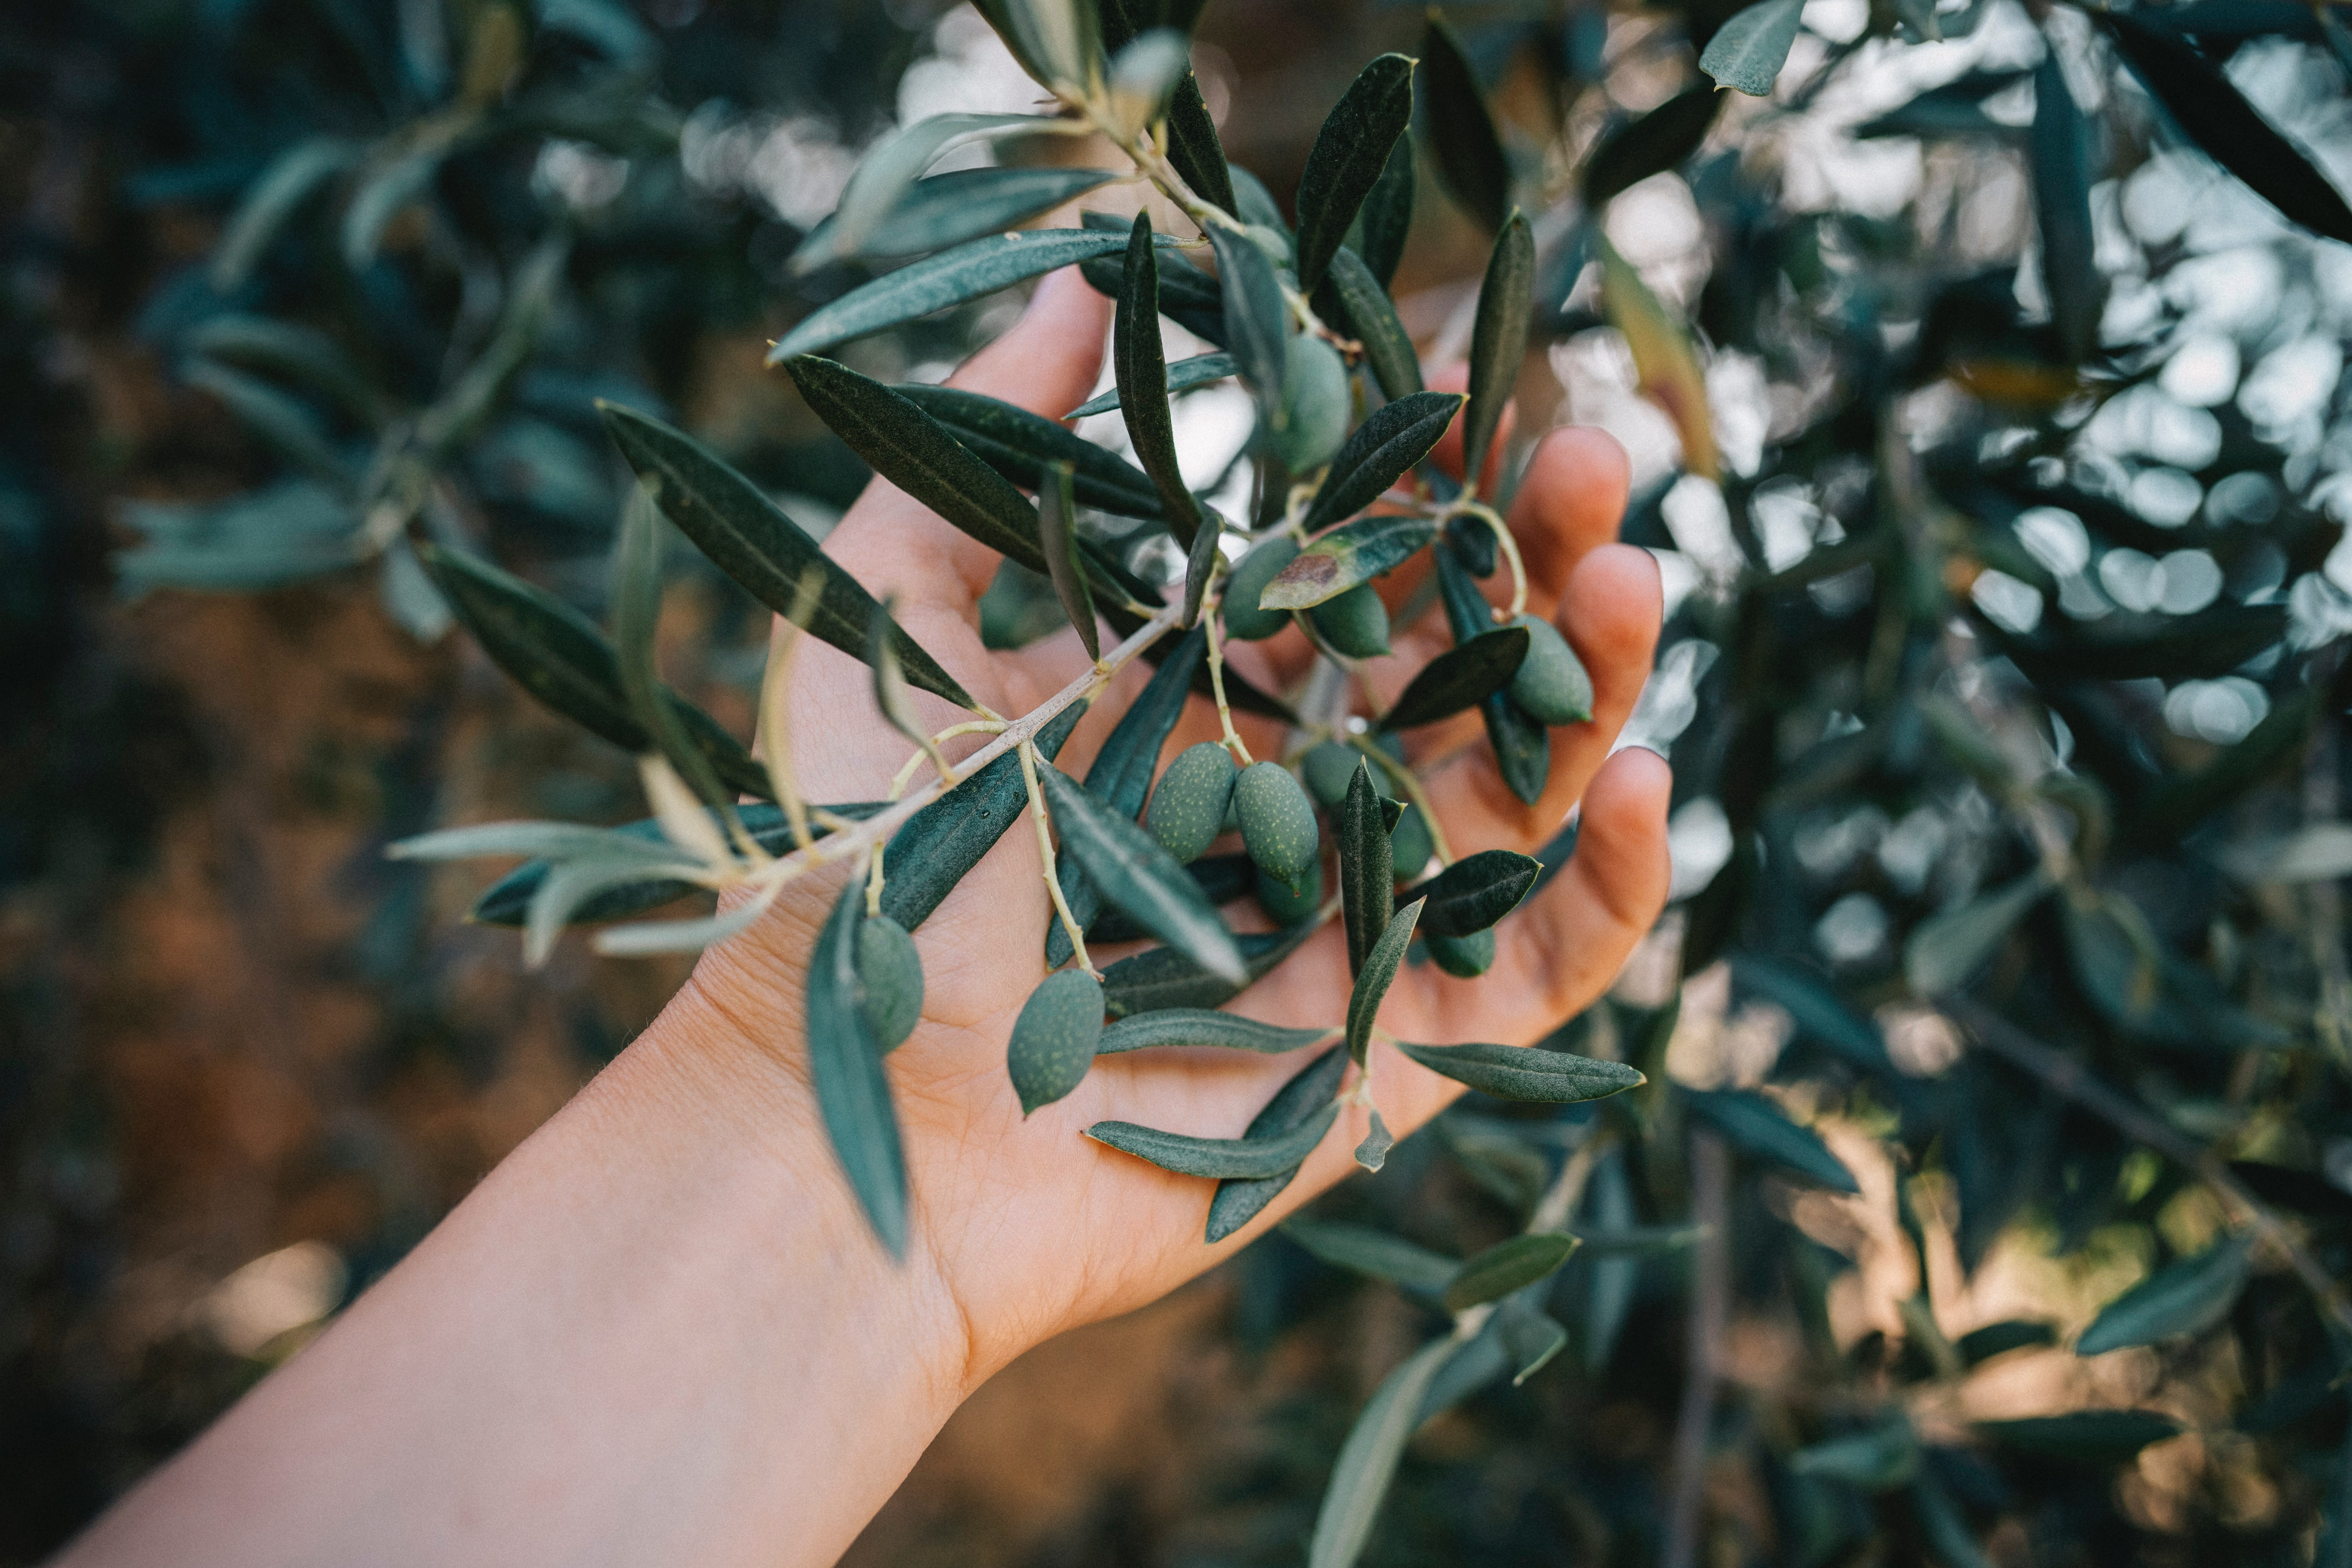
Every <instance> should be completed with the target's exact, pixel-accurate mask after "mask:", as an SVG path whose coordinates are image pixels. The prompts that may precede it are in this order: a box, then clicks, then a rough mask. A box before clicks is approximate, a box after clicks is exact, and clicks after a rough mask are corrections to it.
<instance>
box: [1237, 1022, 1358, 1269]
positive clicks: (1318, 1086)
mask: <svg viewBox="0 0 2352 1568" xmlns="http://www.w3.org/2000/svg"><path fill="white" fill-rule="evenodd" d="M1347 1070H1348V1053H1347V1051H1346V1050H1345V1049H1343V1048H1342V1047H1339V1046H1333V1047H1331V1048H1330V1049H1329V1050H1328V1051H1325V1052H1324V1053H1323V1054H1322V1055H1321V1056H1319V1057H1318V1058H1315V1059H1314V1060H1313V1061H1311V1062H1309V1063H1307V1065H1306V1066H1305V1067H1303V1068H1299V1069H1298V1071H1297V1073H1295V1074H1293V1075H1292V1077H1291V1079H1290V1081H1289V1082H1287V1083H1286V1084H1284V1085H1283V1086H1282V1087H1281V1089H1277V1090H1276V1091H1275V1096H1274V1098H1273V1099H1272V1100H1268V1101H1266V1105H1265V1110H1261V1111H1259V1112H1258V1113H1257V1115H1256V1116H1255V1118H1253V1119H1252V1120H1251V1121H1250V1124H1249V1131H1248V1132H1247V1133H1245V1134H1244V1136H1245V1137H1249V1138H1266V1137H1272V1136H1274V1135H1276V1134H1277V1133H1281V1132H1286V1131H1289V1130H1290V1129H1292V1128H1294V1127H1297V1126H1299V1125H1300V1124H1302V1123H1303V1122H1305V1121H1307V1119H1308V1118H1309V1117H1311V1116H1313V1115H1315V1114H1316V1113H1317V1112H1318V1111H1319V1110H1322V1109H1323V1108H1324V1107H1325V1106H1327V1105H1328V1104H1330V1103H1331V1100H1332V1097H1333V1096H1335V1095H1337V1094H1338V1093H1339V1080H1340V1079H1341V1078H1342V1077H1343V1076H1344V1075H1345V1074H1346V1072H1347ZM1297 1174H1298V1167H1297V1165H1293V1166H1292V1167H1290V1169H1288V1170H1286V1171H1278V1172H1276V1173H1275V1174H1273V1175H1271V1176H1255V1177H1228V1178H1226V1179H1225V1180H1223V1181H1222V1182H1219V1183H1218V1184H1217V1192H1216V1195H1215V1196H1214V1197H1213V1198H1211V1199H1210V1200H1209V1224H1208V1228H1207V1230H1206V1232H1205V1233H1204V1234H1205V1239H1206V1240H1207V1241H1208V1242H1209V1244H1210V1245H1211V1246H1214V1245H1215V1244H1216V1243H1218V1242H1220V1241H1223V1240H1224V1239H1225V1237H1229V1236H1231V1235H1233V1234H1234V1232H1235V1231H1237V1230H1239V1229H1241V1228H1242V1226H1245V1225H1247V1224H1249V1222H1250V1221H1252V1220H1254V1219H1255V1218H1256V1217H1257V1216H1258V1215H1261V1214H1263V1213H1265V1206H1266V1205H1268V1204H1270V1203H1272V1202H1274V1200H1275V1199H1276V1197H1278V1196H1280V1195H1281V1194H1282V1190H1283V1188H1285V1187H1286V1186H1288V1185H1290V1183H1291V1179H1292V1178H1293V1177H1295V1176H1296V1175H1297Z"/></svg>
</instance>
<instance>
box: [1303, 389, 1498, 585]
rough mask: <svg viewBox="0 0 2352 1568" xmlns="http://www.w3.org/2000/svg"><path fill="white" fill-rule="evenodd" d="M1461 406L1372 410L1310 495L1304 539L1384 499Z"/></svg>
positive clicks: (1438, 402) (1437, 399) (1439, 397)
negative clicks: (1306, 534)
mask: <svg viewBox="0 0 2352 1568" xmlns="http://www.w3.org/2000/svg"><path fill="white" fill-rule="evenodd" d="M1462 404H1463V397H1462V395H1461V394H1460V393H1458V392H1414V393H1408V394H1406V395H1404V396H1402V397H1400V398H1398V399H1397V400H1396V401H1395V402H1393V403H1391V404H1388V405H1385V406H1383V407H1381V408H1380V409H1378V410H1376V411H1375V412H1374V413H1373V414H1372V416H1371V417H1370V418H1368V419H1366V420H1365V421H1364V422H1363V423H1362V424H1361V425H1359V426H1356V428H1355V430H1354V431H1353V432H1352V433H1351V434H1350V435H1349V437H1348V441H1347V444H1346V445H1345V446H1343V447H1340V448H1339V452H1338V454H1337V455H1336V456H1334V457H1333V458H1332V459H1331V471H1330V472H1329V473H1328V475H1326V476H1325V477H1324V479H1323V483H1322V486H1321V488H1319V489H1317V490H1316V492H1315V500H1313V502H1312V503H1310V504H1309V505H1308V507H1307V512H1306V515H1305V517H1304V518H1302V519H1301V520H1300V521H1301V525H1302V526H1303V527H1305V528H1306V529H1307V531H1308V532H1310V533H1312V532H1314V531H1318V530H1319V529H1324V528H1328V527H1329V526H1330V525H1331V524H1333V523H1335V522H1338V521H1341V520H1342V519H1344V518H1350V517H1353V516H1355V515H1356V514H1357V513H1358V512H1360V511H1361V510H1364V508H1366V507H1368V506H1370V505H1371V504H1372V503H1373V502H1374V501H1376V500H1380V499H1381V496H1383V495H1385V494H1387V493H1388V489H1389V487H1390V486H1391V485H1393V484H1395V483H1396V482H1397V481H1398V480H1399V479H1402V478H1404V476H1405V475H1406V474H1408V473H1410V472H1412V466H1413V465H1414V464H1415V463H1418V462H1420V461H1421V460H1422V459H1423V458H1426V457H1427V456H1429V453H1430V449H1431V448H1432V447H1435V446H1436V445H1437V439H1438V437H1441V436H1443V435H1444V434H1445V427H1446V426H1448V425H1450V424H1452V423H1453V421H1454V415H1455V414H1456V413H1457V412H1458V411H1459V410H1460V409H1461V407H1462ZM1423 542H1426V540H1424V541H1423ZM1419 548H1420V545H1418V544H1415V545H1413V546H1412V547H1411V548H1409V549H1406V550H1404V551H1403V552H1402V553H1400V554H1396V555H1395V556H1394V557H1393V559H1387V560H1386V564H1384V565H1381V567H1379V568H1377V569H1376V571H1374V572H1372V573H1368V574H1366V576H1365V577H1360V578H1358V579H1357V581H1358V582H1362V581H1365V580H1366V578H1368V577H1370V576H1375V575H1377V574H1379V573H1380V572H1385V571H1387V570H1388V569H1389V567H1391V566H1393V565H1395V564H1396V563H1398V562H1401V561H1402V560H1403V559H1404V557H1405V556H1406V555H1410V554H1411V553H1412V551H1413V550H1417V549H1419ZM1313 550H1314V546H1312V545H1310V546H1308V547H1307V551H1308V552H1309V553H1311V552H1313ZM1292 565H1294V566H1296V565H1297V563H1296V562H1294V563H1292ZM1286 575H1287V573H1286ZM1316 602H1319V601H1316ZM1269 607H1271V606H1269Z"/></svg>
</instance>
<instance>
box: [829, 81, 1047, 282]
mask: <svg viewBox="0 0 2352 1568" xmlns="http://www.w3.org/2000/svg"><path fill="white" fill-rule="evenodd" d="M1051 123H1052V121H1046V120H1043V119H1040V118H1038V117H1037V116H1034V115H1028V114H934V115H931V116H929V118H927V119H923V120H918V121H915V122H914V123H913V124H911V125H905V126H901V127H900V128H899V129H898V130H897V131H895V132H891V133H890V134H889V135H887V136H886V137H884V138H883V139H882V140H881V141H880V142H877V143H876V144H875V146H874V147H873V148H872V149H870V150H869V151H868V152H867V153H866V155H865V156H864V157H862V158H860V159H859V160H858V163H857V169H856V173H854V174H851V175H850V176H849V184H847V185H845V187H843V189H842V193H841V200H840V201H839V203H838V204H836V205H835V207H834V210H833V216H830V217H828V218H826V219H825V220H824V222H823V223H821V224H819V225H817V226H816V227H815V228H814V229H812V230H810V231H809V237H807V238H806V239H804V240H803V241H802V242H801V247H800V248H799V249H798V250H796V251H794V252H793V259H792V270H793V272H794V273H796V274H803V275H805V274H807V273H810V272H814V271H815V270H816V269H817V268H820V267H824V266H826V265H828V264H830V263H832V262H835V261H840V260H845V259H847V258H851V257H856V256H866V255H892V254H898V253H895V252H890V251H874V250H870V249H869V248H868V247H867V242H868V241H869V240H870V239H871V238H872V237H873V235H874V233H875V231H876V230H877V228H879V227H880V226H881V224H882V220H883V219H884V218H885V217H887V216H890V215H891V213H892V211H893V210H894V209H895V208H897V207H898V205H900V204H901V203H903V202H904V201H905V200H906V198H907V197H908V195H909V194H910V192H911V191H912V190H913V188H914V185H915V182H916V179H917V178H918V176H919V175H920V174H922V172H923V171H924V170H926V169H928V168H929V167H930V166H931V165H932V163H936V162H937V161H938V160H939V158H940V155H941V154H942V153H946V152H947V151H948V150H949V149H950V148H952V147H960V146H963V145H966V144H968V143H971V142H992V141H994V140H996V139H997V138H999V137H1002V136H1006V135H1010V134H1013V133H1014V132H1021V131H1035V130H1039V129H1041V128H1043V127H1045V126H1047V125H1049V124H1051ZM995 227H999V228H1001V227H1003V225H1001V224H1000V225H996V226H995ZM988 232H989V227H987V226H982V227H981V228H978V229H974V230H972V231H971V234H969V235H966V236H964V237H966V238H971V237H975V236H977V235H982V234H986V233H988Z"/></svg>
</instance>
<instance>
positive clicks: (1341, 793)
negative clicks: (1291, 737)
mask: <svg viewBox="0 0 2352 1568" xmlns="http://www.w3.org/2000/svg"><path fill="white" fill-rule="evenodd" d="M1363 760H1364V754H1363V753H1362V752H1359V751H1358V750H1356V748H1355V747H1353V746H1348V745H1342V744H1341V743H1340V742H1337V741H1320V742H1317V743H1316V744H1314V745H1312V746H1309V747H1308V748H1307V755H1306V756H1305V757H1303V758H1301V759H1300V760H1299V764H1298V765H1299V768H1300V771H1302V772H1303V773H1306V775H1307V794H1309V795H1313V796H1314V797H1315V798H1316V799H1317V800H1318V802H1320V803H1321V804H1322V805H1324V806H1325V807H1327V808H1328V809H1330V810H1333V811H1336V810H1338V809H1339V805H1340V803H1341V802H1343V801H1345V800H1346V799H1347V798H1348V781H1349V780H1350V779H1352V778H1354V777H1355V776H1356V768H1357V766H1358V764H1360V763H1362V762H1363ZM1380 782H1381V781H1380V775H1379V774H1378V773H1374V774H1373V775H1372V783H1373V784H1379V783H1380Z"/></svg>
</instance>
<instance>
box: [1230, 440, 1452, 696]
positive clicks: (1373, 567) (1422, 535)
mask: <svg viewBox="0 0 2352 1568" xmlns="http://www.w3.org/2000/svg"><path fill="white" fill-rule="evenodd" d="M1423 396H1444V394H1440V393H1424V394H1423ZM1396 406H1397V405H1395V404H1393V403H1391V404H1390V405H1389V408H1394V407H1396ZM1387 412H1388V409H1385V408H1384V409H1382V410H1381V413H1383V414H1385V413H1387ZM1374 417H1376V418H1377V417H1378V416H1374ZM1369 427H1370V421H1367V422H1366V425H1365V426H1363V427H1361V428H1360V429H1359V430H1358V432H1357V434H1359V435H1361V434H1362V431H1363V428H1369ZM1342 455H1343V456H1344V455H1345V454H1342ZM1333 472H1335V473H1336V472H1338V469H1337V468H1334V469H1333ZM1436 536H1437V524H1436V523H1434V522H1433V521H1430V520H1429V519H1428V518H1425V517H1416V516H1414V515H1412V513H1410V512H1383V513H1381V514H1379V515H1377V516H1373V517H1362V518H1358V519H1357V520H1356V521H1353V522H1349V523H1343V524H1341V525H1340V526H1339V527H1338V528H1335V529H1333V530H1331V531H1329V532H1328V533H1326V534H1324V535H1323V536H1322V537H1321V538H1320V539H1318V540H1317V541H1315V542H1314V543H1312V544H1310V545H1308V546H1307V548H1306V549H1304V550H1302V551H1300V552H1298V554H1297V556H1296V557H1295V558H1293V560H1292V561H1291V563H1290V564H1289V565H1287V566H1286V567H1284V568H1283V569H1282V570H1281V571H1280V572H1279V573H1277V574H1276V576H1275V579H1274V581H1273V582H1271V583H1269V584H1266V587H1265V592H1264V593H1263V594H1260V595H1258V603H1257V606H1256V607H1257V608H1260V609H1266V610H1304V609H1309V608H1312V607H1313V606H1315V605H1321V604H1324V603H1326V602H1327V601H1329V600H1333V599H1337V598H1339V596H1340V595H1344V594H1346V593H1348V592H1349V591H1350V590H1351V589H1354V588H1357V587H1360V586H1361V585H1362V584H1367V583H1370V581H1371V580H1372V579H1373V578H1375V577H1378V576H1380V575H1381V574H1383V573H1386V572H1391V571H1394V570H1395V569H1396V568H1397V567H1399V566H1401V565H1402V564H1403V563H1405V562H1406V561H1407V560H1408V559H1410V558H1411V557H1412V553H1413V552H1415V551H1417V550H1419V549H1420V548H1421V547H1422V546H1423V545H1425V544H1427V543H1428V542H1430V541H1431V540H1432V539H1434V538H1435V537H1436ZM1368 651H1369V650H1368Z"/></svg>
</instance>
